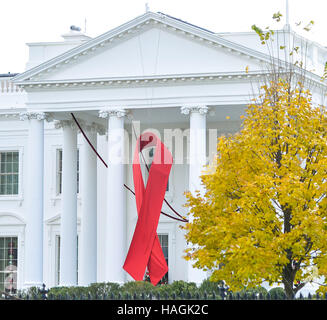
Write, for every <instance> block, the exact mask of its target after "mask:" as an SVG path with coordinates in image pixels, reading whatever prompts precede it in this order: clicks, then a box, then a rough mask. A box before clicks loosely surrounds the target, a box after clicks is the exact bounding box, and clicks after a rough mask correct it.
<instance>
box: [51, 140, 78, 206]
mask: <svg viewBox="0 0 327 320" xmlns="http://www.w3.org/2000/svg"><path fill="white" fill-rule="evenodd" d="M51 149H52V150H51V154H52V159H54V160H53V161H52V170H51V171H52V183H51V194H52V196H51V200H52V202H53V204H55V202H56V200H59V199H61V194H62V193H61V192H60V193H59V185H58V183H59V181H58V165H59V163H58V154H59V150H63V146H62V145H59V144H58V145H52V148H51ZM77 150H78V162H79V164H78V167H77V169H78V171H77V174H78V176H77V179H78V183H79V186H78V192H77V197H78V198H80V194H81V148H80V146H79V145H77ZM61 177H62V171H61Z"/></svg>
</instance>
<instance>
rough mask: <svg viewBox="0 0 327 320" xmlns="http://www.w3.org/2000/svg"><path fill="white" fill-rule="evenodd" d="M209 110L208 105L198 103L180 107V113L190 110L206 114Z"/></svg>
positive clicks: (188, 112) (187, 112)
mask: <svg viewBox="0 0 327 320" xmlns="http://www.w3.org/2000/svg"><path fill="white" fill-rule="evenodd" d="M208 110H209V107H207V106H206V105H198V106H183V107H181V113H182V114H190V113H192V112H198V113H200V114H206V113H207V112H208Z"/></svg>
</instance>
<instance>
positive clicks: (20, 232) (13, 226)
mask: <svg viewBox="0 0 327 320" xmlns="http://www.w3.org/2000/svg"><path fill="white" fill-rule="evenodd" d="M2 216H10V217H13V218H15V219H17V223H10V224H1V225H0V237H17V250H18V255H17V290H21V289H22V288H23V285H24V259H25V224H24V223H23V222H21V221H18V218H17V217H16V215H14V214H10V213H8V214H7V213H1V214H0V217H2Z"/></svg>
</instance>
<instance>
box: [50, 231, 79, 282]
mask: <svg viewBox="0 0 327 320" xmlns="http://www.w3.org/2000/svg"><path fill="white" fill-rule="evenodd" d="M55 259H56V260H55V261H56V265H55V271H56V279H55V283H56V285H59V283H60V235H57V236H56V257H55ZM76 273H77V274H76V279H77V283H78V236H77V270H76Z"/></svg>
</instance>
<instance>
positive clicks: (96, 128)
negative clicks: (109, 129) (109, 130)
mask: <svg viewBox="0 0 327 320" xmlns="http://www.w3.org/2000/svg"><path fill="white" fill-rule="evenodd" d="M78 122H79V124H80V125H81V127H82V129H84V130H85V131H88V132H91V133H99V134H100V135H102V136H103V135H105V134H106V128H105V127H104V126H103V125H101V124H98V123H95V122H92V123H90V122H86V121H85V120H83V119H78Z"/></svg>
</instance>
